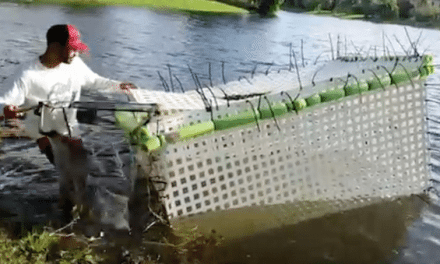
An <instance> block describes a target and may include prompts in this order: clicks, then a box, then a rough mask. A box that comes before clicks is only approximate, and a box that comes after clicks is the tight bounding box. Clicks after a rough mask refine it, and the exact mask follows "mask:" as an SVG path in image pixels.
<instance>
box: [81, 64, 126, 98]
mask: <svg viewBox="0 0 440 264" xmlns="http://www.w3.org/2000/svg"><path fill="white" fill-rule="evenodd" d="M76 64H77V65H76V66H77V68H78V71H80V72H81V73H82V76H83V83H82V87H83V88H84V89H87V90H98V91H102V92H115V91H117V90H118V87H119V84H120V83H121V82H119V81H115V80H111V79H108V78H105V77H102V76H100V75H99V74H97V73H95V72H93V71H92V70H91V69H90V68H89V67H88V66H87V65H86V64H85V63H84V62H83V61H82V60H81V59H79V58H78V60H77V61H76Z"/></svg>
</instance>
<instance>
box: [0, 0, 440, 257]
mask: <svg viewBox="0 0 440 264" xmlns="http://www.w3.org/2000/svg"><path fill="white" fill-rule="evenodd" d="M57 23H72V24H75V25H76V26H77V27H78V28H79V29H80V31H81V32H82V36H83V40H84V41H85V42H86V43H87V44H88V45H89V47H90V48H91V52H90V54H89V55H88V56H86V57H85V61H86V62H87V64H88V65H89V66H90V67H91V68H92V69H93V70H94V71H96V72H97V73H99V74H101V75H103V76H107V77H111V78H113V79H118V80H124V81H131V82H134V83H135V84H137V85H138V86H139V87H141V88H143V89H156V90H160V89H163V84H162V81H161V79H160V77H159V74H160V75H161V76H162V77H163V78H164V79H165V80H166V81H167V82H168V85H169V86H170V87H171V88H173V86H171V82H170V80H169V73H170V72H171V74H172V75H173V76H174V75H175V76H176V77H177V78H178V79H179V81H180V82H181V83H182V87H183V89H185V90H188V89H193V88H194V87H195V85H194V83H193V81H192V78H191V75H190V74H189V67H190V68H191V69H192V70H193V71H194V72H195V73H197V74H198V75H199V77H200V79H201V82H202V83H206V84H209V83H210V82H212V83H213V84H214V85H215V84H216V83H221V82H223V81H224V80H226V81H228V80H235V79H237V78H239V77H240V76H250V75H251V74H252V72H253V71H255V72H256V73H257V74H258V73H263V72H266V71H267V70H268V69H269V70H271V71H277V70H279V69H286V68H288V67H289V47H290V44H292V47H293V49H294V51H295V52H296V55H297V56H296V57H297V60H298V64H299V66H300V67H302V66H303V65H304V66H305V67H306V68H307V67H310V69H312V68H313V64H315V63H316V62H317V61H318V62H319V61H325V60H329V59H331V58H332V57H334V56H337V55H338V54H339V55H344V54H347V53H351V54H353V53H361V54H363V55H366V54H370V55H375V54H377V55H382V54H383V53H384V52H385V53H391V54H394V53H395V52H398V53H400V54H402V53H404V52H405V51H408V50H410V49H411V45H410V44H409V39H411V40H412V41H413V42H416V43H417V47H418V51H419V52H420V53H423V52H429V53H432V54H434V55H435V56H436V57H438V55H440V46H439V45H438V44H437V43H438V41H439V40H440V31H437V30H427V29H424V30H422V29H416V28H412V27H407V28H406V30H407V31H406V30H405V28H404V27H403V26H397V25H384V24H375V23H370V22H363V21H344V20H340V19H337V18H330V17H318V16H308V15H303V14H295V13H288V12H280V13H279V15H278V17H276V18H271V19H267V18H260V17H259V16H258V15H222V16H209V15H201V14H187V13H166V12H159V11H151V10H147V9H142V8H138V9H135V8H128V7H106V8H91V9H72V8H69V7H59V6H39V7H34V6H17V5H15V4H10V3H0V43H1V44H0V93H3V92H4V91H5V90H6V89H7V87H3V84H4V80H5V78H7V77H8V76H9V75H10V74H12V73H13V72H14V71H15V70H16V69H17V67H18V66H19V65H20V63H21V62H23V61H26V60H29V59H32V58H33V57H35V56H36V55H38V54H40V53H42V52H43V51H44V49H45V37H44V36H45V33H46V30H47V29H48V28H49V27H50V26H51V25H52V24H57ZM407 33H408V34H407ZM408 36H409V39H408ZM330 43H332V44H330ZM384 47H385V49H384ZM402 47H403V49H402ZM332 51H333V52H332ZM210 65H211V67H210ZM176 80H177V79H173V81H174V83H173V85H174V89H176V90H177V89H181V88H180V86H179V85H178V82H176ZM427 82H428V83H440V75H439V74H436V75H434V76H431V77H430V78H429V79H428V81H427ZM428 96H429V97H432V98H436V97H438V96H440V93H439V92H438V91H437V89H436V87H435V86H429V87H428ZM438 110H439V108H438V105H436V104H433V103H429V104H428V116H429V117H432V118H436V117H438V114H437V113H438ZM104 119H105V118H104ZM428 127H429V138H430V147H431V148H432V149H433V154H432V160H431V165H430V169H431V171H432V178H433V179H435V180H440V179H439V177H440V171H439V168H440V167H439V166H440V157H439V155H438V151H437V150H436V149H438V147H439V141H438V133H439V132H438V129H439V127H438V125H437V124H436V123H433V122H430V123H428ZM99 133H100V131H99V130H94V131H92V132H90V133H89V134H88V135H89V137H88V139H89V140H90V141H91V142H93V143H95V144H96V145H99V140H98V139H99V137H98V136H99ZM109 139H111V137H110V138H107V140H109ZM110 141H111V140H110ZM104 145H105V144H104ZM107 146H109V145H107ZM96 148H97V149H98V150H102V149H103V148H102V147H101V148H99V146H97V147H96ZM104 149H105V148H104ZM112 149H113V148H108V149H105V151H103V152H102V153H104V154H103V156H105V153H106V151H107V152H112V151H113V150H114V149H113V150H112ZM95 150H96V149H95ZM1 152H2V156H1V157H0V164H1V166H2V167H1V168H0V205H1V206H0V207H1V208H3V209H2V210H0V217H1V218H8V217H9V218H10V217H11V215H8V214H9V213H10V211H13V210H12V209H16V208H20V210H21V212H20V215H21V217H22V218H21V219H26V220H28V221H29V222H42V221H44V220H45V219H50V218H51V217H54V216H56V213H53V215H52V214H51V213H48V212H55V210H54V206H56V200H57V177H58V176H57V173H56V172H55V170H54V169H53V167H52V165H51V164H50V163H49V162H48V161H47V160H46V159H45V157H44V156H42V155H41V154H40V153H39V152H38V150H37V147H36V144H35V143H33V142H29V141H26V140H6V141H5V142H4V143H3V146H2V148H1ZM97 152H99V151H97ZM122 154H124V153H122ZM122 154H121V155H122ZM125 154H126V153H125ZM98 157H99V155H98ZM113 165H114V164H113ZM116 167H117V166H116ZM104 173H105V174H106V175H107V176H108V175H113V176H112V177H118V176H117V173H118V172H117V171H116V172H115V171H112V172H104ZM115 175H116V176H115ZM109 177H110V176H109ZM100 180H102V178H99V177H97V178H96V181H97V182H98V183H97V184H96V185H99V181H100ZM119 188H120V189H119V190H116V187H115V193H118V192H124V190H122V189H124V187H121V186H119ZM23 197H25V198H23ZM36 205H38V206H36ZM9 209H10V210H9ZM364 220H365V221H364ZM439 220H440V209H439V207H438V204H437V202H436V201H435V200H434V201H432V202H431V203H430V204H427V203H425V202H424V201H423V200H422V199H421V198H419V197H406V198H403V199H401V200H398V201H393V202H389V201H384V202H383V203H381V204H379V205H375V206H371V207H368V208H364V209H359V210H354V211H352V212H350V213H347V214H340V215H334V216H329V217H325V218H321V219H315V220H312V221H307V222H305V223H302V224H299V225H295V226H293V227H286V229H281V230H274V231H273V232H270V233H264V234H260V235H259V236H256V237H253V238H252V239H251V238H249V239H242V240H238V241H235V242H234V243H230V244H227V245H225V246H224V247H223V248H222V249H219V252H216V253H212V254H211V253H210V254H208V255H206V256H204V257H205V260H212V261H213V260H217V261H219V262H223V261H229V262H234V261H235V262H237V263H268V262H269V260H273V261H275V262H278V263H316V262H319V263H322V261H324V262H325V261H327V262H337V263H377V262H379V261H386V262H389V263H436V262H437V260H438V259H440V253H438V252H439V248H440V246H439V245H440V223H439ZM216 254H217V257H215V256H216ZM218 256H221V258H219V257H218ZM212 261H211V262H212Z"/></svg>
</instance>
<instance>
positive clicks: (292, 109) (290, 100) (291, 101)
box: [281, 91, 298, 113]
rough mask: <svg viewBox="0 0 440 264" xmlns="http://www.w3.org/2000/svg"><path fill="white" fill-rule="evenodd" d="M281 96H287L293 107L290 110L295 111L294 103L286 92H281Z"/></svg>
mask: <svg viewBox="0 0 440 264" xmlns="http://www.w3.org/2000/svg"><path fill="white" fill-rule="evenodd" d="M283 94H286V95H287V97H288V98H289V100H290V102H291V103H292V107H293V109H292V110H295V103H294V101H293V99H292V97H291V96H290V95H289V94H288V93H287V92H285V91H281V96H283ZM297 113H298V112H297Z"/></svg>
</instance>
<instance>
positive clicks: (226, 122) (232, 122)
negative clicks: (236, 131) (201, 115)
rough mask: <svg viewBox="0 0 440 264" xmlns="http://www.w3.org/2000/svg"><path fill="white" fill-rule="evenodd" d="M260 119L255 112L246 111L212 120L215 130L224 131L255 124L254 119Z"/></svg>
mask: <svg viewBox="0 0 440 264" xmlns="http://www.w3.org/2000/svg"><path fill="white" fill-rule="evenodd" d="M259 118H260V114H259V112H258V111H257V110H255V111H252V110H247V111H244V112H241V113H239V114H235V115H229V116H225V117H223V118H220V119H216V120H214V121H213V122H214V127H215V130H224V129H228V128H232V127H236V126H240V125H245V124H249V123H254V122H256V119H259Z"/></svg>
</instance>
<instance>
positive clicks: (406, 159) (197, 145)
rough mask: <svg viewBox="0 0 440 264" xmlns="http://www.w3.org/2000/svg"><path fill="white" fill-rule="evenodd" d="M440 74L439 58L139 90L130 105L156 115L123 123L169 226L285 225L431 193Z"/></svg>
mask: <svg viewBox="0 0 440 264" xmlns="http://www.w3.org/2000/svg"><path fill="white" fill-rule="evenodd" d="M433 69H434V66H433V58H432V56H430V55H423V56H394V57H376V58H358V57H342V58H338V59H337V60H333V61H330V62H328V63H326V64H325V65H323V66H320V67H317V68H316V69H315V70H314V71H313V72H311V73H310V72H309V73H301V72H300V71H298V70H292V71H287V70H286V71H280V72H278V73H266V74H261V75H256V76H253V78H252V79H250V78H241V79H240V80H238V81H234V82H229V83H225V84H222V85H218V86H212V87H204V88H202V87H201V86H199V87H198V88H197V89H196V90H192V91H187V92H182V93H174V92H162V91H146V90H142V89H137V90H134V91H133V94H132V100H133V101H135V102H138V103H143V104H154V105H156V107H157V108H156V109H155V111H154V112H150V113H148V114H146V113H135V112H127V111H118V112H116V121H117V123H118V124H119V126H120V127H122V128H123V129H124V131H125V133H126V135H127V137H128V138H129V140H130V142H131V143H132V145H133V146H134V153H135V155H134V157H135V165H136V168H137V169H140V170H142V171H143V172H145V173H144V174H143V175H145V177H147V178H149V179H150V180H151V182H152V183H154V186H155V189H156V190H158V191H159V194H160V197H161V202H162V203H163V205H164V208H165V210H166V214H167V217H168V219H169V220H170V221H171V222H172V223H179V222H185V221H192V220H191V219H204V220H200V221H208V220H209V219H211V220H212V219H216V221H217V226H218V225H219V222H223V221H226V220H227V219H229V221H233V222H232V225H235V226H237V225H238V223H240V222H241V221H246V219H249V218H252V219H254V218H255V219H256V218H260V219H261V220H262V222H264V224H263V225H264V226H265V227H268V226H270V225H271V226H276V225H283V224H287V223H294V222H298V221H301V220H304V219H309V218H312V217H318V216H322V215H324V214H327V213H332V212H338V211H344V210H348V209H352V208H356V207H361V206H365V205H367V204H371V203H374V202H375V201H377V200H378V199H386V198H392V197H399V196H408V195H411V194H420V193H422V192H423V191H424V190H425V189H426V188H427V184H428V182H429V170H428V167H427V164H428V158H429V155H428V150H427V139H426V122H425V112H426V110H425V107H426V106H425V99H426V98H425V97H426V96H425V86H424V82H425V80H426V78H427V76H428V75H430V74H431V73H433ZM193 77H194V78H195V80H196V83H197V76H194V75H193ZM243 212H245V213H243ZM219 219H220V220H219ZM200 221H199V223H200ZM270 223H272V224H270ZM229 224H231V223H229ZM225 225H226V222H225ZM254 225H255V224H254ZM256 228H257V229H258V227H255V226H254V229H253V230H254V231H255V230H256Z"/></svg>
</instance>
